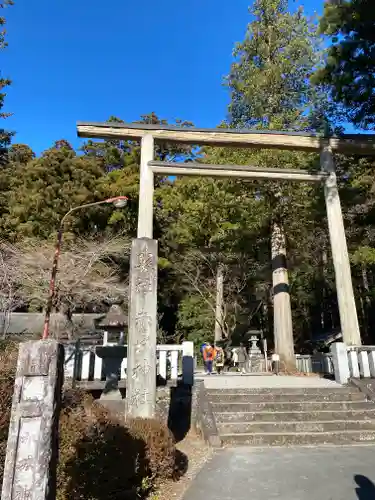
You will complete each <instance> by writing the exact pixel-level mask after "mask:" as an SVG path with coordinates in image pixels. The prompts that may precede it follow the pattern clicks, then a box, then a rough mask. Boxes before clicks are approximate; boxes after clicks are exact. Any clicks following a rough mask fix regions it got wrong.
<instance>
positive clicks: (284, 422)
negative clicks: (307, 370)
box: [206, 386, 375, 446]
mask: <svg viewBox="0 0 375 500" xmlns="http://www.w3.org/2000/svg"><path fill="white" fill-rule="evenodd" d="M206 390H207V389H206ZM207 394H208V398H209V400H210V402H211V407H212V411H213V415H214V418H215V421H216V426H217V429H218V432H219V436H220V439H221V441H222V444H223V445H224V446H225V445H247V446H298V445H302V446H306V445H321V444H332V445H348V444H373V445H375V403H373V402H370V401H367V399H366V396H365V395H364V394H363V393H362V392H360V390H359V389H357V388H356V387H350V386H349V387H338V388H336V387H333V388H317V389H315V388H309V389H302V388H301V389H295V388H290V389H282V388H274V389H208V390H207Z"/></svg>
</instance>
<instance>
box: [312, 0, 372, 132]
mask: <svg viewBox="0 0 375 500" xmlns="http://www.w3.org/2000/svg"><path fill="white" fill-rule="evenodd" d="M320 30H321V32H322V33H324V34H326V35H328V36H329V37H331V41H332V45H331V46H330V47H329V48H328V49H327V54H326V59H325V64H324V65H323V67H322V68H320V69H319V70H318V71H317V72H316V73H315V74H314V75H313V82H315V83H320V84H321V83H323V84H325V85H327V87H328V89H329V90H330V91H331V94H332V97H333V99H334V101H335V102H336V103H337V104H339V105H340V107H341V111H342V112H343V114H344V116H346V118H347V119H348V120H350V121H351V122H352V123H353V124H354V125H356V126H359V127H363V128H370V129H374V128H375V77H374V73H375V6H374V2H373V0H349V1H348V0H342V1H337V0H336V1H334V2H326V3H325V6H324V14H323V17H322V19H321V20H320Z"/></svg>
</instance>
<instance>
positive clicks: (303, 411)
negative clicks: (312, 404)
mask: <svg viewBox="0 0 375 500" xmlns="http://www.w3.org/2000/svg"><path fill="white" fill-rule="evenodd" d="M369 410H370V411H375V408H369V409H368V410H367V409H365V410H364V409H362V410H355V409H353V410H318V411H316V412H314V413H348V412H350V413H353V412H357V413H363V412H364V411H369ZM214 413H215V414H216V415H237V414H238V413H244V414H249V415H260V414H261V415H263V414H266V413H267V414H269V413H270V412H269V411H240V412H238V411H217V412H215V411H214ZM272 413H277V414H278V415H282V414H286V413H287V414H289V413H293V412H292V411H273V412H272ZM298 413H309V414H310V413H311V410H301V411H298Z"/></svg>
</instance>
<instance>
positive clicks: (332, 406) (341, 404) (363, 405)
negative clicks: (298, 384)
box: [212, 401, 375, 413]
mask: <svg viewBox="0 0 375 500" xmlns="http://www.w3.org/2000/svg"><path fill="white" fill-rule="evenodd" d="M212 409H213V411H214V413H221V412H224V411H233V412H255V411H278V412H281V411H284V412H285V411H289V412H296V411H320V410H330V411H336V410H366V409H370V410H374V411H375V404H374V403H368V402H367V401H334V402H333V403H331V402H330V401H304V402H300V401H297V402H295V401H290V402H283V403H280V402H262V403H247V402H241V403H230V402H228V403H224V402H222V403H212Z"/></svg>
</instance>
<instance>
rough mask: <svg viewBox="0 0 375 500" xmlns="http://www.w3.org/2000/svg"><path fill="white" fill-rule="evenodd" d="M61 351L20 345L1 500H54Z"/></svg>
mask: <svg viewBox="0 0 375 500" xmlns="http://www.w3.org/2000/svg"><path fill="white" fill-rule="evenodd" d="M63 369H64V349H63V347H62V345H61V344H58V343H57V342H56V341H55V340H40V341H31V342H25V343H22V344H20V349H19V354H18V363H17V372H16V379H15V384H14V393H13V402H12V412H11V418H10V424H9V433H8V444H7V451H6V458H5V465H4V476H3V487H2V493H1V499H2V500H52V499H55V498H56V467H57V452H58V419H59V413H60V403H61V389H62V383H63Z"/></svg>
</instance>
